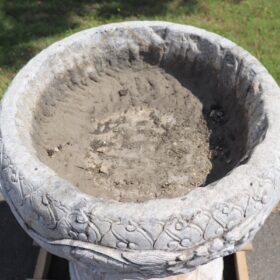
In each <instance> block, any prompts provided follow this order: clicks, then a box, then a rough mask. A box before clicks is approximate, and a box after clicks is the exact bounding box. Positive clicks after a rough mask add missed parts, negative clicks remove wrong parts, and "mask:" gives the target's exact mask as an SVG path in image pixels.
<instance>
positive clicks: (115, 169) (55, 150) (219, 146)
mask: <svg viewBox="0 0 280 280" xmlns="http://www.w3.org/2000/svg"><path fill="white" fill-rule="evenodd" d="M60 90H64V91H67V92H68V93H67V97H66V98H64V99H63V100H60V101H58V100H56V101H54V102H53V104H51V106H52V113H50V112H49V111H48V109H47V108H48V107H46V106H45V107H44V108H40V109H39V110H38V112H36V135H37V136H36V137H35V138H34V139H35V140H34V143H35V146H36V150H37V152H38V157H39V158H40V159H41V160H42V161H43V162H44V163H46V164H47V165H49V166H50V167H51V168H52V169H54V170H55V171H56V172H57V173H58V175H60V176H61V177H63V178H65V179H67V180H69V181H70V182H72V183H73V184H74V185H75V186H77V187H78V188H80V189H81V190H82V191H83V192H86V193H88V194H91V195H93V196H95V197H103V198H111V199H114V200H117V201H134V202H135V201H136V202H140V201H145V200H149V199H155V198H172V197H178V196H182V195H185V194H187V193H188V192H189V191H191V190H193V189H194V188H196V187H199V186H203V185H205V183H208V182H209V178H210V177H211V174H212V175H213V174H214V175H213V176H212V178H211V179H210V180H212V181H213V180H214V179H217V178H218V177H219V176H223V175H224V174H225V173H226V172H227V171H229V170H230V169H231V168H232V167H233V166H234V165H235V164H236V162H237V161H238V159H239V158H240V155H241V154H242V148H240V145H239V142H240V143H241V142H242V143H243V142H244V137H239V138H240V139H235V137H234V136H235V135H236V131H235V130H236V129H235V128H234V126H232V127H233V128H232V129H227V123H229V122H230V120H229V117H228V116H227V114H226V112H225V111H224V109H223V107H222V106H221V105H220V104H218V103H217V102H216V101H214V99H213V100H212V99H211V97H209V100H207V102H208V105H207V106H205V104H203V103H202V102H201V100H200V99H199V98H198V97H197V96H196V95H194V94H193V93H192V92H191V91H190V90H189V89H188V88H187V87H186V86H185V85H183V84H182V83H181V82H180V80H179V79H177V78H176V77H175V76H173V75H171V74H169V73H166V72H165V71H164V70H163V69H161V68H159V67H157V66H150V65H145V66H143V65H142V66H141V67H139V66H134V67H125V68H122V69H117V70H111V71H108V72H106V73H103V74H100V75H99V76H98V77H97V76H96V77H92V78H91V79H87V80H86V81H84V82H83V83H75V82H74V81H73V82H72V83H71V85H69V84H68V85H61V88H60ZM203 90H205V89H203ZM204 95H205V94H204ZM209 96H210V95H209ZM237 121H238V120H237ZM237 132H238V131H237ZM213 172H214V173H213ZM209 176H210V177H209Z"/></svg>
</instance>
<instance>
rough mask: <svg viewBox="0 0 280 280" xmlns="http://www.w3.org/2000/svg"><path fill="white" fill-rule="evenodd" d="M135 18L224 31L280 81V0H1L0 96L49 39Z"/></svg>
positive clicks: (57, 38)
mask: <svg viewBox="0 0 280 280" xmlns="http://www.w3.org/2000/svg"><path fill="white" fill-rule="evenodd" d="M137 19H149V20H165V21H173V22H178V23H184V24H191V25H194V26H198V27H202V28H206V29H208V30H210V31H214V32H216V33H218V34H221V35H223V36H225V37H227V38H229V39H231V40H233V41H235V42H236V43H238V44H239V45H241V46H242V47H243V48H245V49H247V50H249V51H250V52H251V53H252V54H253V55H255V56H256V57H257V58H258V59H259V60H260V61H261V62H262V63H263V64H264V65H265V66H266V67H267V69H268V70H269V71H270V73H271V74H272V75H273V77H274V78H275V79H276V81H277V82H278V83H280V1H279V0H243V1H242V0H239V1H238V0H224V1H222V0H141V1H139V0H119V1H117V0H95V1H91V0H37V1H35V0H12V1H11V0H0V96H1V95H2V94H3V93H4V91H5V90H6V88H7V86H8V85H9V83H10V82H11V80H12V78H13V77H14V76H15V74H16V73H17V71H18V70H19V69H20V68H21V67H22V66H23V65H24V64H25V63H26V62H27V61H28V60H29V59H30V58H32V57H33V56H34V55H36V53H38V52H39V51H40V50H42V49H43V48H45V47H47V46H48V45H50V44H51V43H53V42H55V41H57V40H59V39H61V38H64V37H66V36H68V35H71V34H72V33H75V32H77V31H79V30H82V29H86V28H89V27H93V26H97V25H101V24H104V23H109V22H117V21H124V20H137Z"/></svg>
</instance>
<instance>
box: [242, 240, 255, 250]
mask: <svg viewBox="0 0 280 280" xmlns="http://www.w3.org/2000/svg"><path fill="white" fill-rule="evenodd" d="M240 251H253V244H252V242H249V243H247V244H245V245H244V246H243V247H242V248H241V249H240Z"/></svg>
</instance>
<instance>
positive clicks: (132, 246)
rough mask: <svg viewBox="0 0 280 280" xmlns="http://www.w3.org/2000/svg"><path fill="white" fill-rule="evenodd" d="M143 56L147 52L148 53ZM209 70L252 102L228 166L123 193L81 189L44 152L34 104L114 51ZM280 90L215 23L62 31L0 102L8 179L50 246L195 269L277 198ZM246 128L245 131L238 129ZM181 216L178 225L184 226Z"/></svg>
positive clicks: (155, 269) (22, 210)
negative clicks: (137, 195) (182, 182)
mask: <svg viewBox="0 0 280 280" xmlns="http://www.w3.org/2000/svg"><path fill="white" fill-rule="evenodd" d="M145 55H146V56H145ZM147 55H148V59H149V62H150V63H153V64H162V63H165V64H167V65H169V64H170V63H171V64H172V63H175V62H178V61H180V63H183V66H184V67H185V71H186V72H188V71H189V72H191V71H197V73H199V71H202V73H205V71H208V72H209V71H210V72H211V73H213V77H214V76H216V79H217V81H216V82H217V83H218V88H219V90H221V92H223V91H224V92H225V97H224V98H228V97H230V96H232V95H235V96H236V97H237V100H238V102H240V103H241V104H244V106H245V108H246V110H247V116H248V126H249V132H248V140H247V157H245V158H244V160H243V161H242V162H241V163H240V165H239V166H237V167H236V168H235V169H234V170H232V171H231V172H230V173H229V174H228V175H227V176H225V177H223V178H222V179H220V180H218V181H216V182H214V183H212V184H210V185H208V186H207V187H205V188H198V189H196V190H194V191H192V192H190V193H189V194H188V195H187V196H184V197H179V198H176V199H159V200H151V201H147V202H144V203H138V204H137V203H117V202H115V201H111V200H104V199H98V198H94V197H91V196H89V195H86V194H84V193H81V192H80V191H79V190H78V189H76V188H75V187H74V186H72V185H71V184H70V183H69V182H67V181H65V180H63V179H61V178H59V177H58V176H57V175H56V174H55V172H54V171H53V170H51V169H50V168H49V167H47V166H45V165H44V164H43V163H42V162H40V161H39V160H38V158H37V156H36V151H35V149H34V147H33V145H32V141H31V135H30V133H31V131H32V127H31V124H32V120H33V117H34V116H33V112H34V110H35V108H36V106H37V104H38V101H39V99H40V97H41V96H43V95H44V96H46V102H47V101H48V97H47V92H48V89H50V88H52V87H55V85H56V84H58V83H62V82H64V83H69V84H71V83H78V84H79V83H82V82H84V80H86V79H94V78H95V77H96V73H98V72H99V71H104V70H105V69H106V68H108V67H113V66H116V65H118V58H120V57H121V58H122V61H123V63H124V60H125V59H127V60H129V59H131V58H132V59H137V60H141V59H145V58H147ZM279 93H280V90H279V88H278V86H277V84H276V82H275V81H274V80H273V78H272V77H271V76H270V75H269V74H268V72H267V70H266V69H265V68H264V67H263V66H262V65H261V64H260V63H259V62H258V61H257V59H256V58H254V57H252V56H251V55H250V54H249V53H247V52H246V51H244V50H243V49H241V48H240V47H238V46H236V45H235V44H234V43H232V42H230V41H229V40H227V39H225V38H222V37H220V36H218V35H216V34H213V33H210V32H207V31H205V30H201V29H198V28H194V27H191V26H184V25H178V24H172V23H166V22H127V23H118V24H110V25H106V26H101V27H98V28H92V29H89V30H85V31H83V32H80V33H77V34H75V35H73V36H71V37H69V38H66V39H64V40H62V41H59V42H57V43H55V44H53V45H52V46H50V47H49V48H47V49H46V50H44V51H42V52H41V53H40V54H39V55H37V56H36V57H35V58H34V59H32V60H31V61H30V62H29V63H28V64H27V65H26V66H25V67H24V68H23V69H22V70H21V71H20V72H19V73H18V75H17V76H16V77H15V79H14V80H13V82H12V84H11V85H10V87H9V89H8V90H7V92H6V93H5V96H4V98H3V101H2V112H1V119H0V122H1V135H2V136H1V150H0V151H1V162H0V164H1V185H2V191H3V195H4V197H5V199H6V201H7V202H8V204H9V205H10V207H11V210H12V211H13V214H14V215H15V216H16V218H17V220H18V221H19V223H20V224H21V226H22V227H23V228H24V229H25V230H26V232H27V233H28V234H29V235H30V236H31V237H32V238H34V239H35V240H36V241H37V242H38V243H39V244H40V245H41V246H42V247H44V248H46V249H47V250H49V251H50V252H52V253H53V254H57V255H59V256H61V257H64V258H67V259H68V260H70V261H72V262H75V263H76V264H77V265H85V266H87V267H88V268H97V269H98V270H99V271H100V272H104V271H106V272H108V271H117V272H118V273H124V274H131V275H135V273H136V274H137V276H135V279H145V278H147V277H163V276H168V275H173V274H181V273H185V272H189V271H191V270H193V269H194V268H195V267H197V266H199V265H201V264H205V263H207V262H209V261H211V260H213V259H215V258H217V257H222V256H225V255H228V254H231V253H233V252H234V251H236V250H238V249H239V248H240V247H241V246H242V245H243V244H244V243H246V242H248V241H249V240H251V239H252V238H253V237H254V235H255V233H256V232H257V231H258V229H259V228H260V227H261V226H262V224H263V223H264V221H265V219H266V218H267V216H268V215H269V213H270V212H271V210H272V208H273V207H274V206H275V205H276V203H277V202H278V200H279V192H280V186H279V179H280V150H279V149H278V137H279V136H278V135H279V131H280V122H279V118H280V94H279ZM237 137H238V136H237ZM179 224H180V225H183V227H179V226H178V225H179Z"/></svg>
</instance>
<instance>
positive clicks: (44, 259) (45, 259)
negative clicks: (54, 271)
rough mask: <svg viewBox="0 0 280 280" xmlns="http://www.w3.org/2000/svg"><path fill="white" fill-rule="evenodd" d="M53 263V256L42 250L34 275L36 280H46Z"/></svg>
mask: <svg viewBox="0 0 280 280" xmlns="http://www.w3.org/2000/svg"><path fill="white" fill-rule="evenodd" d="M50 262H51V254H49V253H48V252H47V251H46V250H44V249H43V248H40V251H39V254H38V257H37V262H36V266H35V270H34V274H33V278H34V279H44V278H46V277H47V274H48V271H49V267H50Z"/></svg>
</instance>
